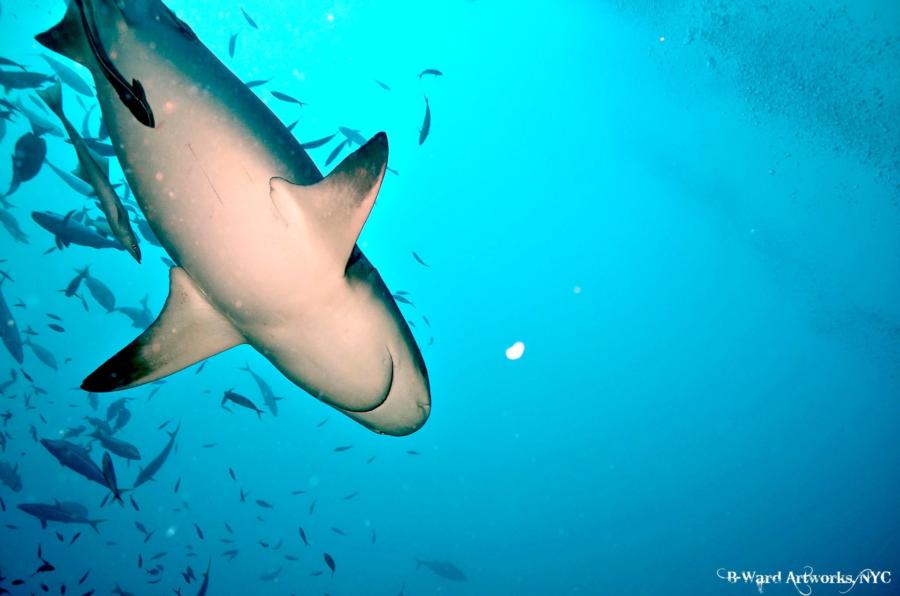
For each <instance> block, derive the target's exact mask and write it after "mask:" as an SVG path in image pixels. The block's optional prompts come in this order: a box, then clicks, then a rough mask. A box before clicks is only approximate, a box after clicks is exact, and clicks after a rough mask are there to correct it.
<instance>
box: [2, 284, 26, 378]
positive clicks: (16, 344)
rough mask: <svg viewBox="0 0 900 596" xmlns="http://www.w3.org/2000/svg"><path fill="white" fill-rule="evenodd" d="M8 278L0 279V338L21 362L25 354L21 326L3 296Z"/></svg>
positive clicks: (17, 360) (12, 354) (11, 353)
mask: <svg viewBox="0 0 900 596" xmlns="http://www.w3.org/2000/svg"><path fill="white" fill-rule="evenodd" d="M5 281H6V278H2V279H0V340H2V341H3V345H4V346H6V349H7V350H8V351H9V353H10V355H11V356H12V357H13V359H15V361H16V362H18V363H19V364H21V363H22V360H23V357H24V354H23V353H22V336H21V335H20V334H19V327H18V326H17V325H16V320H15V318H13V315H12V311H10V310H9V305H8V304H7V303H6V300H5V299H4V298H3V282H5Z"/></svg>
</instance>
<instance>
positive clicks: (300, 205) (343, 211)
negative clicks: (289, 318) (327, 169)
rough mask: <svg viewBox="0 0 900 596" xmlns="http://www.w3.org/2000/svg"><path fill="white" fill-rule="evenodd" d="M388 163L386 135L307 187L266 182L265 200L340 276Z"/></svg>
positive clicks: (271, 181) (359, 150)
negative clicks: (313, 239)
mask: <svg viewBox="0 0 900 596" xmlns="http://www.w3.org/2000/svg"><path fill="white" fill-rule="evenodd" d="M387 159H388V142H387V135H386V134H384V133H383V132H380V133H378V134H377V135H375V136H374V137H372V138H371V139H370V140H369V142H368V143H366V144H365V145H363V146H362V147H360V148H359V149H357V150H356V151H355V152H353V153H352V154H351V155H350V156H349V157H347V158H346V159H345V160H344V161H342V162H341V163H340V165H338V166H337V167H336V168H335V169H334V170H333V171H332V172H331V173H330V174H329V175H328V176H326V177H325V178H324V179H323V180H320V181H319V182H317V183H315V184H311V185H309V186H303V185H300V184H293V183H291V182H289V181H287V180H285V179H284V178H272V179H271V180H270V181H269V187H270V196H271V198H272V203H273V204H274V205H275V209H276V210H277V212H278V214H279V215H280V216H281V217H282V218H283V219H284V220H285V221H286V222H287V223H288V225H295V224H297V225H302V226H303V227H304V228H305V229H304V233H307V234H312V235H316V236H317V239H318V240H320V243H319V245H320V246H323V247H327V252H328V254H327V255H324V256H325V257H326V258H328V259H329V261H330V262H332V263H333V264H334V265H335V266H336V267H339V268H340V271H341V273H343V272H344V269H345V268H346V266H347V261H348V260H349V259H350V254H351V252H352V251H353V247H354V246H355V245H356V240H357V238H359V233H360V231H361V230H362V227H363V224H365V223H366V219H367V218H368V217H369V212H370V211H371V210H372V206H373V205H374V204H375V197H377V196H378V190H379V189H380V188H381V182H382V180H383V179H384V172H385V168H386V167H387Z"/></svg>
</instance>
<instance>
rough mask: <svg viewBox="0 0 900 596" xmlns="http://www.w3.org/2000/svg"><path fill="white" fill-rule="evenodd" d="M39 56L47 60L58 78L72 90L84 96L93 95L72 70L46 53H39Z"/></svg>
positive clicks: (89, 88) (92, 91)
mask: <svg viewBox="0 0 900 596" xmlns="http://www.w3.org/2000/svg"><path fill="white" fill-rule="evenodd" d="M41 58H43V59H44V60H46V61H47V64H49V65H50V68H52V69H53V72H55V73H56V76H58V77H59V80H60V81H62V82H63V83H65V84H66V85H68V86H69V87H70V88H71V89H72V91H75V92H76V93H80V94H81V95H84V96H85V97H94V90H93V89H91V86H90V85H88V84H87V83H86V82H85V81H84V79H82V78H81V77H80V76H78V74H77V73H76V72H75V71H74V70H72V69H71V68H69V67H68V66H66V65H65V64H63V63H62V62H60V61H59V60H56V59H55V58H52V57H51V56H48V55H47V54H41Z"/></svg>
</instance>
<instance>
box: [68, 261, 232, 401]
mask: <svg viewBox="0 0 900 596" xmlns="http://www.w3.org/2000/svg"><path fill="white" fill-rule="evenodd" d="M244 341H245V340H244V337H243V336H242V335H241V334H240V333H239V332H238V331H237V329H235V328H234V326H233V325H232V324H231V323H230V322H229V321H228V320H227V319H226V318H225V317H224V316H222V315H221V314H220V313H219V311H218V310H216V309H215V307H213V306H212V305H211V304H210V303H209V302H208V301H207V300H206V298H205V297H204V296H203V294H202V293H201V292H200V290H199V289H198V288H197V286H196V285H194V282H193V280H191V278H190V276H188V274H187V273H186V272H185V270H184V269H182V268H181V267H174V268H172V270H171V271H170V275H169V298H168V299H167V300H166V304H165V306H164V307H163V310H162V312H161V313H160V315H159V317H157V319H156V321H154V323H153V324H152V325H151V326H150V327H149V328H147V330H146V331H144V333H142V334H141V335H140V336H138V338H137V339H135V340H134V341H133V342H131V343H130V344H128V345H127V346H126V347H125V348H124V349H122V351H121V352H119V353H118V354H116V355H115V356H113V357H112V358H110V359H109V360H107V361H106V362H105V363H104V364H103V365H102V366H101V367H100V368H98V369H97V370H95V371H94V372H93V373H91V374H90V375H89V376H88V377H87V378H86V379H85V380H84V382H83V383H82V384H81V388H82V389H84V390H85V391H94V392H103V391H114V390H116V389H127V388H129V387H135V386H137V385H143V384H144V383H149V382H151V381H155V380H157V379H161V378H162V377H165V376H168V375H170V374H172V373H174V372H178V371H179V370H181V369H183V368H187V367H188V366H191V365H192V364H196V363H197V362H200V361H201V360H205V359H206V358H209V357H210V356H213V355H215V354H218V353H219V352H224V351H225V350H227V349H229V348H233V347H234V346H237V345H240V344H242V343H244Z"/></svg>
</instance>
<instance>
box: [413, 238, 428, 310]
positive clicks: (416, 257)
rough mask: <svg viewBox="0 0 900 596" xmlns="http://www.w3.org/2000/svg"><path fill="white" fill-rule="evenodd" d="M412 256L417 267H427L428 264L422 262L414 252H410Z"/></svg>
mask: <svg viewBox="0 0 900 596" xmlns="http://www.w3.org/2000/svg"><path fill="white" fill-rule="evenodd" d="M412 256H413V258H414V259H415V260H416V262H417V263H419V265H422V266H423V267H428V263H426V262H425V261H424V260H422V257H420V256H419V255H418V253H417V252H416V251H413V252H412ZM410 304H412V302H410Z"/></svg>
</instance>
